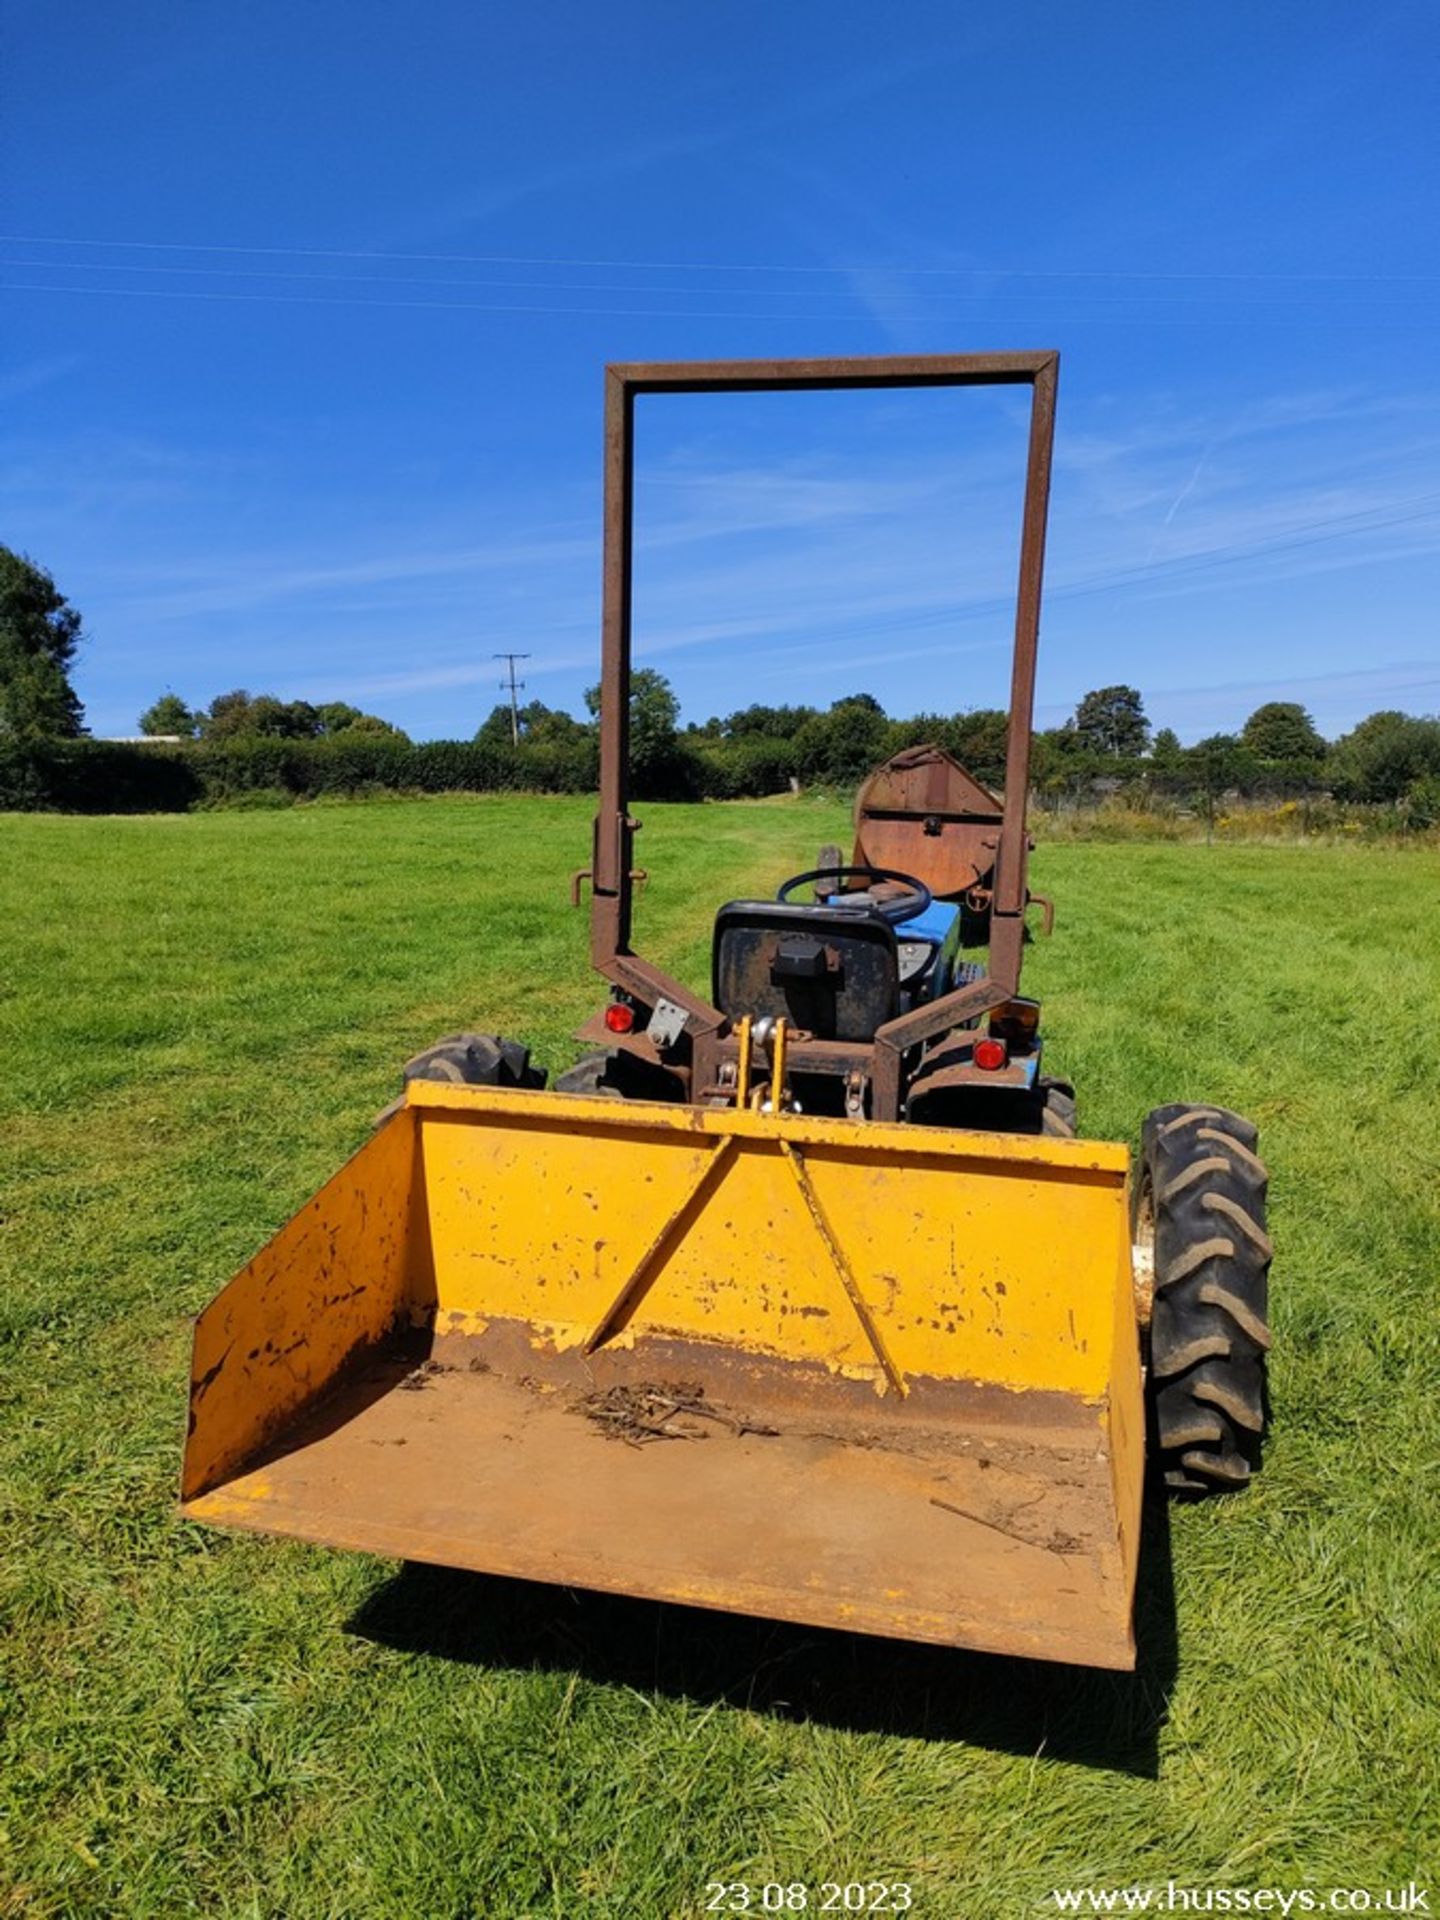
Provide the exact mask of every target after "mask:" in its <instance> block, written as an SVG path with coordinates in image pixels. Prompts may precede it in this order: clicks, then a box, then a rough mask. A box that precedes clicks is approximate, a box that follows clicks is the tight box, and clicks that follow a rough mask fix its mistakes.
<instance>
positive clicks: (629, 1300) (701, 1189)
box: [585, 1133, 735, 1353]
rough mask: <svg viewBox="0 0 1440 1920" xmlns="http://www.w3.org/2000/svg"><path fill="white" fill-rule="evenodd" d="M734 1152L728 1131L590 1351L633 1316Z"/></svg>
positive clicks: (617, 1298)
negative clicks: (690, 1215) (688, 1218)
mask: <svg viewBox="0 0 1440 1920" xmlns="http://www.w3.org/2000/svg"><path fill="white" fill-rule="evenodd" d="M734 1152H735V1135H734V1134H733V1133H727V1134H725V1135H723V1136H722V1138H721V1139H720V1141H719V1142H718V1144H717V1145H716V1146H715V1148H714V1149H713V1150H712V1152H711V1153H710V1154H709V1156H708V1157H707V1159H706V1160H705V1163H704V1165H703V1166H702V1167H701V1169H700V1172H699V1174H698V1175H697V1176H696V1178H695V1180H694V1182H693V1184H692V1185H691V1187H690V1189H689V1191H688V1192H687V1193H686V1195H685V1197H684V1198H683V1199H682V1200H681V1202H680V1204H679V1206H678V1207H676V1209H675V1211H674V1212H673V1213H672V1214H671V1215H670V1218H669V1219H668V1220H667V1221H666V1222H665V1224H664V1226H663V1227H661V1229H660V1231H659V1233H657V1234H656V1236H655V1238H654V1239H653V1240H652V1241H651V1242H650V1245H649V1246H648V1247H647V1248H646V1249H645V1251H644V1253H642V1254H641V1256H640V1259H639V1262H638V1263H637V1265H636V1266H635V1269H634V1271H633V1272H632V1273H631V1275H630V1277H629V1279H628V1280H627V1281H626V1282H625V1284H624V1286H623V1287H621V1289H620V1291H619V1293H617V1294H616V1296H615V1298H614V1299H613V1300H612V1301H611V1303H610V1305H609V1306H608V1307H607V1308H606V1310H605V1312H604V1314H603V1315H602V1316H601V1320H600V1324H599V1325H598V1326H597V1327H596V1329H595V1331H594V1332H593V1333H592V1334H591V1335H590V1338H589V1339H588V1340H587V1341H586V1342H585V1351H586V1353H594V1351H595V1349H596V1348H597V1347H601V1346H603V1345H604V1344H605V1342H606V1341H607V1340H608V1339H609V1338H610V1336H611V1335H612V1334H613V1333H615V1332H617V1331H618V1329H619V1328H620V1327H621V1326H622V1325H623V1323H624V1322H625V1321H626V1320H627V1319H628V1318H629V1315H630V1312H631V1309H632V1308H633V1307H634V1305H635V1303H636V1301H637V1300H639V1298H640V1296H641V1294H643V1293H644V1291H645V1289H646V1288H647V1287H648V1286H649V1284H650V1281H651V1279H652V1278H653V1277H654V1273H655V1269H656V1267H658V1266H659V1264H660V1261H661V1259H662V1258H663V1257H664V1255H665V1253H666V1252H667V1251H668V1249H669V1247H670V1245H671V1242H672V1241H673V1240H674V1238H675V1235H676V1233H677V1231H678V1230H679V1226H680V1222H681V1221H682V1220H683V1219H684V1217H685V1215H686V1214H687V1213H688V1212H689V1210H690V1208H691V1207H692V1206H694V1204H695V1202H696V1201H697V1200H699V1199H700V1198H701V1196H702V1195H704V1194H705V1193H708V1192H709V1190H710V1188H711V1187H713V1186H714V1184H715V1182H716V1181H717V1180H718V1179H719V1178H720V1175H721V1173H722V1172H723V1171H724V1169H725V1168H726V1167H727V1166H728V1165H729V1163H730V1160H731V1158H732V1157H733V1155H734Z"/></svg>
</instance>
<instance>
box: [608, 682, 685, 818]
mask: <svg viewBox="0 0 1440 1920" xmlns="http://www.w3.org/2000/svg"><path fill="white" fill-rule="evenodd" d="M585 705H586V708H587V709H588V711H589V712H590V714H591V715H592V716H593V717H594V718H595V719H596V720H597V721H598V720H599V718H600V689H599V687H587V688H586V690H585ZM679 724H680V702H679V701H678V700H677V699H676V698H675V689H674V688H673V687H672V686H671V685H670V682H669V681H668V680H667V679H666V678H665V676H664V674H663V673H657V672H656V670H655V669H654V667H641V668H640V669H639V670H638V671H637V672H635V673H632V674H631V676H630V772H631V775H632V777H633V778H634V781H635V784H636V788H637V791H640V792H643V791H644V790H645V789H647V788H649V789H650V790H651V791H652V792H653V791H655V790H657V789H658V788H659V787H661V786H663V784H664V782H665V780H666V778H667V775H668V773H669V772H670V770H671V769H673V767H674V766H675V764H676V762H677V760H678V758H679V754H678V746H679V731H678V729H679Z"/></svg>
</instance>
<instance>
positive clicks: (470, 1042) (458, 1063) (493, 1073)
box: [401, 1033, 545, 1087]
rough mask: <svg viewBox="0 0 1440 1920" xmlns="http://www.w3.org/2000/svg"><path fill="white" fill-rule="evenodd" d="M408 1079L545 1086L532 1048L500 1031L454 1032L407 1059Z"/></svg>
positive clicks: (508, 1085) (492, 1085) (457, 1083)
mask: <svg viewBox="0 0 1440 1920" xmlns="http://www.w3.org/2000/svg"><path fill="white" fill-rule="evenodd" d="M401 1072H402V1075H403V1077H404V1078H405V1079H406V1080H448V1081H449V1082H451V1083H452V1085H458V1086H464V1087H543V1086H544V1084H545V1074H544V1071H543V1069H542V1068H540V1067H532V1066H531V1064H530V1049H529V1048H528V1047H526V1046H522V1045H521V1043H520V1042H519V1041H518V1040H506V1039H505V1038H504V1037H503V1036H502V1035H501V1034H498V1033H452V1034H451V1035H450V1036H449V1038H448V1039H445V1040H437V1041H436V1042H435V1044H434V1046H433V1047H426V1048H425V1050H424V1052H423V1053H417V1054H415V1055H414V1057H413V1058H412V1059H409V1060H407V1061H406V1062H405V1065H404V1067H403V1068H402V1069H401Z"/></svg>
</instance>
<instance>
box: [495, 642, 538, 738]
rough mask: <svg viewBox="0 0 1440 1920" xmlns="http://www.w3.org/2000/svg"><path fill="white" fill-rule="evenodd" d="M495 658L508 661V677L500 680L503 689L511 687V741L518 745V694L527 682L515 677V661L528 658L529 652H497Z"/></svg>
mask: <svg viewBox="0 0 1440 1920" xmlns="http://www.w3.org/2000/svg"><path fill="white" fill-rule="evenodd" d="M495 658H496V659H497V660H504V661H506V662H507V663H508V665H507V677H506V678H505V679H504V680H502V681H501V682H500V686H501V689H502V691H503V689H504V688H506V687H509V689H510V742H511V745H512V746H516V747H518V746H519V744H520V702H519V701H518V700H517V699H516V695H517V694H518V693H519V692H520V691H521V689H522V688H523V687H524V685H525V682H524V681H523V680H517V679H516V678H515V662H516V661H517V660H528V659H529V658H530V656H529V654H528V653H497V654H496V655H495Z"/></svg>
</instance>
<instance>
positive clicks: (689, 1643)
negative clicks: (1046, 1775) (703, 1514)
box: [348, 1498, 1176, 1778]
mask: <svg viewBox="0 0 1440 1920" xmlns="http://www.w3.org/2000/svg"><path fill="white" fill-rule="evenodd" d="M348 1625H349V1630H350V1631H351V1632H352V1633H355V1634H358V1635H359V1636H360V1637H361V1638H363V1639H367V1640H372V1641H375V1642H377V1643H378V1644H380V1645H383V1646H387V1647H394V1648H397V1649H399V1650H401V1651H404V1652H407V1653H420V1654H429V1655H431V1656H433V1657H435V1658H437V1659H445V1660H463V1661H467V1662H471V1663H473V1664H476V1665H480V1666H486V1667H509V1668H519V1669H528V1670H531V1671H540V1672H564V1673H580V1674H583V1675H584V1676H585V1678H587V1679H589V1680H593V1681H596V1682H599V1683H601V1684H606V1683H609V1684H614V1685H619V1686H628V1687H634V1688H637V1689H640V1690H642V1691H646V1692H652V1691H653V1692H656V1693H660V1694H666V1695H669V1696H671V1697H673V1698H677V1699H686V1700H693V1701H696V1702H698V1703H700V1704H705V1705H709V1704H713V1703H715V1702H723V1703H724V1704H726V1705H728V1706H732V1707H740V1708H745V1709H747V1710H749V1711H751V1712H755V1713H765V1714H771V1715H774V1716H776V1717H777V1718H782V1719H787V1720H797V1721H812V1722H815V1723H817V1724H820V1725H824V1726H832V1727H841V1728H847V1729H851V1730H854V1731H860V1732H881V1733H889V1734H896V1735H900V1736H905V1737H909V1738H913V1739H921V1740H956V1741H964V1742H966V1743H968V1744H969V1745H972V1746H981V1747H991V1748H994V1749H996V1750H998V1751H1001V1752H1005V1753H1016V1754H1034V1753H1038V1752H1042V1751H1043V1752H1045V1753H1046V1754H1049V1755H1052V1756H1054V1757H1056V1758H1059V1759H1063V1760H1072V1761H1077V1762H1080V1763H1082V1764H1085V1765H1089V1766H1097V1767H1109V1768H1114V1769H1117V1770H1120V1771H1123V1772H1126V1773H1131V1774H1136V1775H1139V1776H1141V1777H1144V1778H1154V1777H1155V1774H1156V1772H1157V1766H1158V1736H1159V1730H1160V1728H1161V1726H1163V1724H1164V1721H1165V1715H1166V1710H1167V1706H1168V1702H1169V1698H1170V1690H1171V1687H1172V1685H1173V1683H1174V1678H1175V1670H1176V1640H1175V1608H1174V1589H1173V1584H1172V1579H1171V1566H1170V1528H1169V1517H1168V1513H1167V1510H1166V1506H1165V1503H1164V1501H1163V1500H1161V1499H1156V1498H1149V1499H1147V1501H1146V1508H1145V1520H1144V1528H1143V1534H1142V1547H1141V1558H1140V1573H1139V1584H1138V1591H1137V1594H1136V1607H1135V1626H1136V1637H1137V1642H1138V1648H1139V1660H1138V1665H1137V1668H1136V1671H1135V1672H1134V1673H1106V1672H1100V1671H1097V1670H1096V1669H1093V1668H1081V1667H1067V1666H1059V1665H1054V1664H1051V1663H1049V1662H1046V1661H1038V1660H1014V1659H1006V1658H1003V1657H1001V1656H999V1655H995V1654H978V1653H963V1652H959V1651H952V1650H949V1649H946V1648H943V1647H926V1646H916V1645H911V1644H910V1643H908V1642H904V1641H896V1640H879V1639H872V1638H870V1637H868V1636H865V1635H862V1634H849V1633H839V1632H834V1631H830V1630H827V1629H824V1628H815V1627H799V1626H792V1625H790V1624H787V1623H785V1622H782V1621H774V1620H758V1619H754V1618H751V1617H750V1616H748V1615H744V1614H729V1613H713V1612H709V1611H704V1610H701V1609H699V1608H694V1607H679V1606H672V1605H669V1604H667V1603H665V1602H662V1601H652V1600H631V1599H625V1598H623V1597H620V1596H617V1595H614V1594H602V1593H590V1592H583V1591H579V1590H576V1589H573V1588H569V1587H551V1586H541V1585H537V1584H535V1583H533V1582H529V1581H523V1580H507V1579H500V1578H497V1577H494V1576H492V1575H489V1574H479V1573H461V1572H456V1571H452V1570H450V1569H448V1568H444V1567H429V1566H421V1565H418V1564H413V1563H412V1564H409V1565H407V1566H405V1567H404V1568H403V1569H402V1570H401V1571H400V1573H399V1574H397V1575H396V1576H395V1578H394V1579H393V1580H390V1581H388V1582H387V1583H386V1585H385V1586H383V1587H381V1588H380V1589H379V1591H378V1592H376V1593H375V1594H373V1595H372V1596H371V1598H370V1599H369V1600H368V1601H367V1602H366V1603H365V1605H364V1606H363V1607H361V1608H360V1610H359V1611H358V1612H357V1613H356V1614H355V1616H354V1617H353V1618H352V1619H351V1620H350V1622H349V1623H348Z"/></svg>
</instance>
